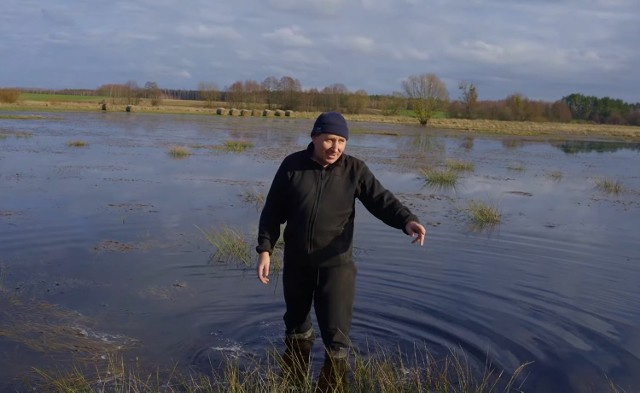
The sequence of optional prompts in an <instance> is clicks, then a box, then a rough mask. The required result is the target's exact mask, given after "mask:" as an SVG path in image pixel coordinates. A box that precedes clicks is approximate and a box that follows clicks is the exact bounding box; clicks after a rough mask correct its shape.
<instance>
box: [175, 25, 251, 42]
mask: <svg viewBox="0 0 640 393" xmlns="http://www.w3.org/2000/svg"><path fill="white" fill-rule="evenodd" d="M178 33H179V34H180V35H181V36H183V37H187V38H195V39H230V40H238V39H240V38H242V36H241V35H240V33H238V32H237V31H236V30H235V29H233V28H231V27H225V26H206V25H203V24H198V25H195V26H181V27H179V28H178Z"/></svg>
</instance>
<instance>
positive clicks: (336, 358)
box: [315, 348, 349, 393]
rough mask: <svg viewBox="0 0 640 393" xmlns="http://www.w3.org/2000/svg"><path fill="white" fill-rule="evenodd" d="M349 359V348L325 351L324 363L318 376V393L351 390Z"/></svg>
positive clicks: (340, 392)
mask: <svg viewBox="0 0 640 393" xmlns="http://www.w3.org/2000/svg"><path fill="white" fill-rule="evenodd" d="M348 360H349V357H348V351H347V348H340V349H339V350H328V351H325V358H324V364H323V365H322V370H320V375H319V376H318V384H317V385H316V390H315V391H316V393H343V392H347V391H349V387H348V386H347V369H348Z"/></svg>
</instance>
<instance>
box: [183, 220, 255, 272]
mask: <svg viewBox="0 0 640 393" xmlns="http://www.w3.org/2000/svg"><path fill="white" fill-rule="evenodd" d="M196 228H198V229H199V230H200V232H202V234H203V235H204V237H205V239H207V241H208V242H209V243H210V244H211V245H212V246H213V248H214V252H213V253H212V254H211V258H210V259H211V260H212V261H215V262H222V263H235V264H238V265H241V266H244V267H249V266H252V265H253V262H254V258H253V257H254V255H255V251H254V252H252V249H251V246H250V245H249V243H248V242H247V240H246V239H245V236H244V234H243V233H242V232H241V231H239V230H237V229H235V228H231V227H229V226H221V227H219V228H213V229H211V230H204V229H201V228H199V227H196Z"/></svg>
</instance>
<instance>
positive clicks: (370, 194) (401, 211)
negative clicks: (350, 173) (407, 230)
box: [358, 163, 419, 232]
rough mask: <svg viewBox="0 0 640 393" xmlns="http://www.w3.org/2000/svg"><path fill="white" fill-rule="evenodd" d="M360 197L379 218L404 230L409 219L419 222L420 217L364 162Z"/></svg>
mask: <svg viewBox="0 0 640 393" xmlns="http://www.w3.org/2000/svg"><path fill="white" fill-rule="evenodd" d="M358 199H360V201H361V202H362V204H363V205H364V207H365V208H366V209H367V210H368V211H369V212H370V213H371V214H373V215H374V216H375V217H377V218H378V219H379V220H381V221H382V222H384V223H385V224H387V225H389V226H391V227H393V228H397V229H402V231H403V232H404V227H405V226H406V225H407V223H408V222H409V221H416V222H419V220H418V217H417V216H416V215H414V214H413V213H412V212H411V211H410V210H409V208H407V207H406V206H404V205H403V204H402V203H401V202H400V201H399V200H398V198H396V197H395V195H393V193H392V192H391V191H389V190H387V189H386V188H384V186H383V185H382V184H381V183H380V182H379V181H378V179H376V177H375V176H374V175H373V173H371V170H369V168H368V167H367V165H366V164H364V163H363V164H362V167H361V169H360V176H359V190H358Z"/></svg>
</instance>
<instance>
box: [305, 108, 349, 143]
mask: <svg viewBox="0 0 640 393" xmlns="http://www.w3.org/2000/svg"><path fill="white" fill-rule="evenodd" d="M319 134H334V135H339V136H341V137H343V138H344V139H347V140H348V139H349V127H347V121H346V120H345V119H344V117H342V115H341V114H340V113H338V112H324V113H322V114H321V115H320V116H318V118H317V119H316V122H315V123H314V124H313V129H312V130H311V136H314V135H319Z"/></svg>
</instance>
